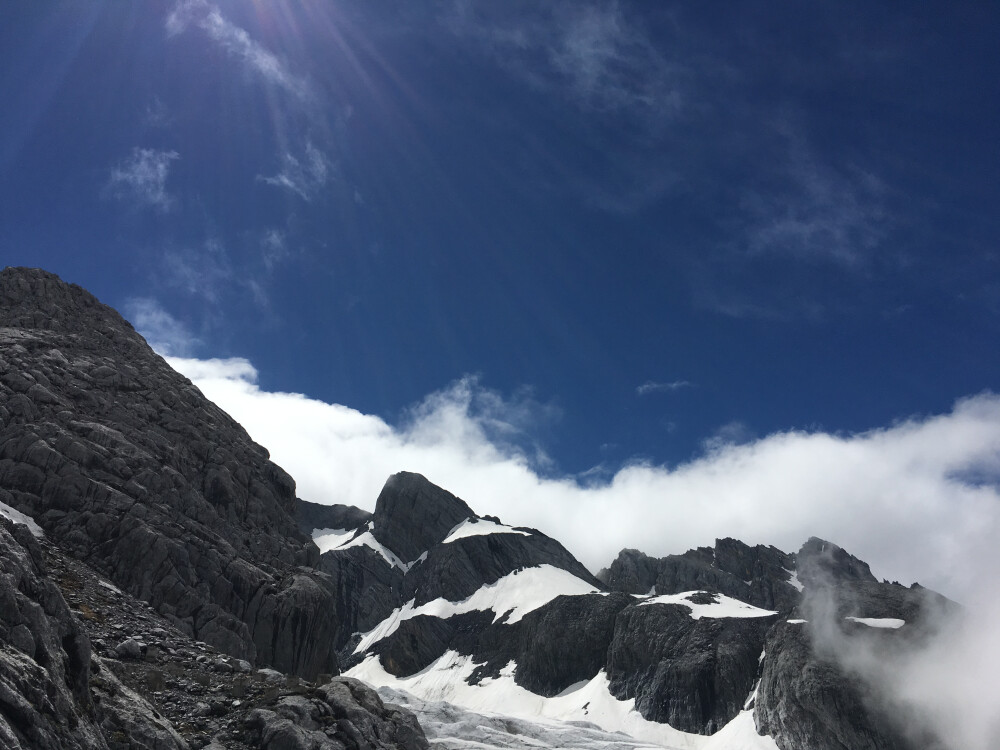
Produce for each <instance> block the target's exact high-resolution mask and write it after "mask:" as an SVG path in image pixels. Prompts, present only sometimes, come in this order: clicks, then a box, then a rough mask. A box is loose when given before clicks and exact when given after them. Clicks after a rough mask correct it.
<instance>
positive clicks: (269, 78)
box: [166, 0, 311, 99]
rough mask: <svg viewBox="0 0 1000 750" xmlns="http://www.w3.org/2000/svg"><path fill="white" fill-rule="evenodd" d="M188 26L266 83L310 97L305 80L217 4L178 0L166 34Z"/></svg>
mask: <svg viewBox="0 0 1000 750" xmlns="http://www.w3.org/2000/svg"><path fill="white" fill-rule="evenodd" d="M191 26H194V27H196V28H198V29H200V30H201V31H202V32H204V33H205V35H206V36H207V37H208V38H209V39H211V40H212V41H213V42H215V43H216V44H218V45H219V46H220V47H221V48H222V49H223V50H225V51H226V53H227V54H229V55H230V56H232V57H233V58H235V59H236V60H238V61H239V62H240V63H241V64H242V65H243V66H244V67H245V68H246V69H247V70H249V71H250V72H251V73H253V74H254V75H256V76H258V77H259V78H261V79H262V80H264V81H266V82H267V83H270V84H273V85H275V86H278V87H279V88H281V89H284V90H285V91H287V92H288V93H290V94H292V95H293V96H295V97H296V98H299V99H308V98H309V97H310V95H311V92H310V88H309V86H308V84H307V83H306V81H304V80H303V79H301V78H299V77H297V76H295V75H293V74H292V72H291V71H290V70H289V68H288V66H287V64H286V63H285V62H284V61H282V60H281V59H280V58H279V57H278V56H277V55H275V54H274V53H273V52H271V51H270V50H268V49H267V48H266V47H264V46H263V45H262V44H260V43H259V42H257V41H255V40H254V39H253V38H252V37H251V36H250V35H249V34H248V33H247V32H246V30H245V29H243V28H241V27H239V26H237V25H236V24H234V23H233V22H232V21H230V20H229V19H227V18H226V17H225V16H224V15H223V14H222V11H221V10H220V9H219V7H218V6H217V5H214V4H212V3H210V2H208V1H207V0H180V2H178V3H177V4H176V5H175V6H174V8H173V10H171V12H170V14H169V15H168V16H167V20H166V29H167V34H169V35H170V36H175V35H177V34H181V33H183V32H184V31H186V30H187V29H188V28H189V27H191Z"/></svg>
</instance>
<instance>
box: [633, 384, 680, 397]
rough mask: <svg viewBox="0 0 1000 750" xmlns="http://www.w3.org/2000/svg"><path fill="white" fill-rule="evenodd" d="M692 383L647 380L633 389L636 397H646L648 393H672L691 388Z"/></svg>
mask: <svg viewBox="0 0 1000 750" xmlns="http://www.w3.org/2000/svg"><path fill="white" fill-rule="evenodd" d="M693 387H694V383H691V382H689V381H687V380H670V381H663V382H661V381H657V380H647V381H646V382H645V383H643V384H642V385H640V386H639V387H637V388H636V389H635V392H636V395H637V396H648V395H649V394H650V393H673V392H674V391H679V390H681V389H682V388H693Z"/></svg>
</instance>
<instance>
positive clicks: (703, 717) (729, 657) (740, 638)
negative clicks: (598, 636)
mask: <svg viewBox="0 0 1000 750" xmlns="http://www.w3.org/2000/svg"><path fill="white" fill-rule="evenodd" d="M774 620H775V617H753V618H723V619H714V618H708V617H703V618H700V619H697V620H695V619H693V618H691V617H690V614H689V610H688V609H687V608H686V607H684V606H683V605H679V604H648V605H642V606H632V607H628V608H627V609H625V610H623V611H622V612H621V613H620V614H619V615H618V619H617V622H616V623H615V633H614V639H613V640H612V642H611V644H610V646H609V648H608V666H607V672H608V677H609V679H610V687H611V692H612V694H613V695H615V696H616V697H618V698H619V699H626V698H635V705H636V709H637V710H638V711H639V712H640V713H641V714H642V715H643V716H644V717H645V718H647V719H650V720H652V721H659V722H665V723H667V724H670V726H672V727H674V728H676V729H681V730H683V731H685V732H695V733H698V734H714V733H715V732H717V731H718V730H719V729H721V728H722V727H723V726H725V725H726V724H727V723H728V722H729V721H730V720H732V719H733V718H734V717H735V716H736V714H737V713H739V711H740V710H741V709H742V708H743V705H744V704H745V703H746V701H747V698H749V696H750V693H751V692H752V691H753V688H754V684H755V682H756V680H757V673H758V664H759V659H760V655H761V653H762V652H763V650H764V638H765V635H766V633H767V631H768V628H770V626H771V625H772V624H773V623H774Z"/></svg>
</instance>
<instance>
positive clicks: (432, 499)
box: [372, 471, 477, 560]
mask: <svg viewBox="0 0 1000 750" xmlns="http://www.w3.org/2000/svg"><path fill="white" fill-rule="evenodd" d="M476 517H477V516H476V513H475V512H474V511H473V510H472V508H470V507H469V506H468V505H467V504H466V503H465V501H464V500H462V499H461V498H458V497H456V496H455V495H453V494H451V493H450V492H448V491H447V490H445V489H442V488H441V487H438V486H437V485H436V484H433V483H431V482H430V481H429V480H428V479H427V478H426V477H424V476H422V475H421V474H416V473H413V472H408V471H401V472H399V473H398V474H393V475H392V476H391V477H389V478H388V479H387V480H386V483H385V486H384V487H383V488H382V492H381V493H379V496H378V500H377V501H376V503H375V513H374V514H373V516H372V520H373V521H374V527H375V528H374V531H373V534H374V536H375V538H376V539H378V541H379V542H381V543H382V544H383V545H385V546H386V547H388V548H389V549H391V550H392V551H393V552H394V553H396V555H398V556H399V558H400V559H401V560H415V559H416V558H417V557H419V556H420V555H421V553H423V552H425V551H427V550H428V549H429V548H430V547H432V546H433V545H435V544H438V543H439V542H441V541H443V540H444V539H445V537H447V536H448V534H449V532H451V530H452V529H454V528H455V527H456V526H458V524H460V523H461V522H462V521H465V520H467V519H469V518H476Z"/></svg>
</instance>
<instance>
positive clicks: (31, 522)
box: [0, 503, 45, 538]
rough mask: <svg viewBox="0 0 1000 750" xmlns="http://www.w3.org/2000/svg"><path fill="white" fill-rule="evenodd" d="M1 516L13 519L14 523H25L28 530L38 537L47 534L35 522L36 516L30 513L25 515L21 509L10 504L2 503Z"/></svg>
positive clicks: (0, 507) (0, 505) (0, 504)
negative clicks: (16, 508)
mask: <svg viewBox="0 0 1000 750" xmlns="http://www.w3.org/2000/svg"><path fill="white" fill-rule="evenodd" d="M0 516H3V517H4V518H7V519H9V520H11V521H13V522H14V523H20V524H24V525H25V526H27V527H28V531H30V532H31V535H32V536H34V537H36V538H40V537H42V536H44V535H45V534H44V532H43V531H42V527H41V526H39V525H38V524H37V523H35V519H34V518H32V517H31V516H29V515H25V514H24V513H22V512H21V511H19V510H15V509H14V508H11V507H10V506H9V505H5V504H4V503H0Z"/></svg>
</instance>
